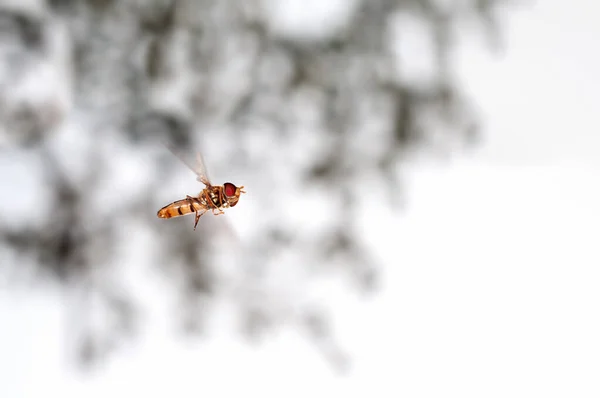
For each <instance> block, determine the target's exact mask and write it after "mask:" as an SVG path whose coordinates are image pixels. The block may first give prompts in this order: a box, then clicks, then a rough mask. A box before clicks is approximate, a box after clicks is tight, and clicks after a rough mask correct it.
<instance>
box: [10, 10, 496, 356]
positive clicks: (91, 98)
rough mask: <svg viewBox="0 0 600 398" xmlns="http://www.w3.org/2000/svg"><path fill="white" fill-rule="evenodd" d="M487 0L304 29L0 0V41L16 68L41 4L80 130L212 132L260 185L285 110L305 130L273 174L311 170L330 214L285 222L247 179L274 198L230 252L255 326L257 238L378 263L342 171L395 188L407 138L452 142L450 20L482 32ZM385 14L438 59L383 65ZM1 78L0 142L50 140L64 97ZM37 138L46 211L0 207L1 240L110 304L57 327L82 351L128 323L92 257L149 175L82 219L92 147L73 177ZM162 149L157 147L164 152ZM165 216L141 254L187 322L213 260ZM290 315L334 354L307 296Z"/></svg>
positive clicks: (322, 256)
mask: <svg viewBox="0 0 600 398" xmlns="http://www.w3.org/2000/svg"><path fill="white" fill-rule="evenodd" d="M500 2H501V1H500V0H496V1H493V0H472V1H468V2H458V3H457V4H454V3H452V4H450V5H448V4H447V2H441V3H440V2H437V1H428V0H423V1H417V0H363V1H360V2H359V3H358V8H357V9H356V10H355V12H354V13H352V14H351V16H350V20H349V21H347V22H348V23H346V24H345V25H344V26H343V28H340V29H339V30H338V31H335V32H333V33H332V34H330V35H329V36H326V37H322V38H319V39H307V38H294V37H290V36H286V35H283V34H278V33H276V32H274V30H273V29H272V26H271V22H270V19H269V10H268V9H266V8H265V6H264V5H262V3H261V2H260V1H258V0H257V1H247V2H240V1H234V0H224V1H220V2H213V1H206V0H200V1H194V0H152V1H148V2H139V1H134V0H130V1H115V0H85V1H74V0H50V1H48V6H49V8H48V9H49V11H48V12H47V14H46V15H41V16H39V15H37V16H36V15H34V14H31V15H30V14H27V13H23V12H15V11H11V10H8V9H7V10H3V9H2V8H0V35H2V36H6V37H9V38H10V39H11V40H13V39H15V38H18V41H19V43H21V44H20V47H19V49H18V50H15V51H14V53H11V54H12V55H14V56H11V58H10V59H11V60H14V59H17V60H18V62H17V63H14V62H13V63H12V64H11V68H10V70H11V71H12V72H11V73H15V74H17V73H20V65H21V63H25V64H27V63H29V64H35V63H36V62H39V61H40V57H42V58H43V57H44V55H43V51H40V50H41V49H43V48H44V43H45V36H46V35H47V34H48V31H47V29H48V28H47V23H46V22H47V21H49V20H56V21H61V23H64V24H65V25H66V26H67V27H68V30H69V33H70V40H71V42H70V44H71V48H72V51H71V52H72V53H71V56H72V60H73V61H72V62H73V70H74V74H73V76H72V79H73V81H74V87H73V92H72V93H71V94H72V96H73V101H74V111H73V112H74V113H75V112H77V115H85V116H86V119H85V121H84V122H83V123H84V124H85V125H86V126H85V127H86V128H85V129H83V130H82V132H81V134H86V135H88V136H90V137H91V138H90V139H91V140H93V141H94V142H101V141H102V140H103V139H104V138H103V137H102V133H101V132H102V131H106V130H110V131H115V130H116V131H119V132H120V133H119V134H121V135H122V137H124V138H125V142H126V145H131V146H132V147H134V148H137V150H139V151H144V150H147V148H148V146H147V145H149V144H152V143H157V142H158V141H160V140H161V138H163V137H168V138H169V140H170V141H171V142H173V143H174V144H175V145H176V146H178V147H180V148H190V147H198V146H199V143H200V142H201V141H203V142H214V141H218V140H221V141H225V140H226V142H227V143H228V144H227V148H222V152H223V153H225V155H223V158H224V159H225V160H223V161H222V162H223V164H226V165H227V166H228V168H229V169H230V170H232V169H234V168H236V169H239V170H244V169H245V170H249V169H251V170H261V171H264V172H265V175H264V180H265V181H268V182H269V184H270V185H271V186H272V185H273V184H274V182H272V181H270V180H269V178H271V177H270V175H269V174H268V172H269V171H272V170H276V169H277V168H278V167H279V166H280V164H278V163H277V162H278V161H279V160H278V159H279V158H286V157H287V156H288V155H289V154H290V153H291V152H292V151H293V149H294V147H295V145H296V142H297V139H298V137H299V136H300V135H301V134H302V133H301V131H302V129H299V128H298V126H302V127H303V128H304V129H305V130H307V131H310V132H314V131H317V132H318V137H319V140H320V141H321V142H322V147H321V148H320V150H321V149H322V155H320V156H316V157H315V158H313V159H311V161H310V163H309V164H307V165H304V166H298V167H297V168H296V169H294V170H292V171H291V172H290V173H293V174H294V175H289V176H288V177H289V178H290V179H292V178H293V179H294V180H297V181H298V186H299V187H301V188H306V187H309V186H322V187H323V188H324V190H323V191H324V192H326V195H327V198H328V201H332V202H334V203H339V207H340V209H339V214H340V216H338V217H337V218H336V219H335V220H333V221H331V222H330V224H329V225H323V228H321V229H320V230H318V231H314V232H313V233H312V235H311V238H312V239H309V240H307V239H306V237H304V236H301V235H300V234H297V233H296V232H295V231H294V228H295V227H294V226H293V225H292V224H291V223H287V222H286V219H285V216H286V209H285V206H282V205H281V204H279V205H278V204H277V203H274V202H273V200H274V199H273V192H272V190H270V189H269V190H264V191H263V192H260V190H256V191H254V192H253V195H255V198H256V201H257V202H259V203H264V204H265V206H268V208H269V209H270V210H271V211H270V212H271V213H272V214H273V217H272V218H271V219H269V221H266V222H265V223H264V225H262V226H260V227H257V230H256V233H255V234H254V236H253V238H252V239H253V241H251V242H248V245H247V247H248V248H249V249H248V253H247V256H246V257H245V261H246V262H247V264H246V266H245V267H239V269H240V271H239V272H240V274H242V275H243V280H244V284H245V286H244V289H242V291H241V292H240V293H239V295H240V296H239V306H240V308H241V310H242V313H243V314H242V320H241V325H242V327H241V328H242V330H243V331H244V334H245V335H247V336H250V337H258V336H260V335H261V332H262V331H265V330H268V329H269V328H271V327H274V326H275V325H276V324H277V322H276V321H277V318H278V317H282V318H286V316H285V314H284V316H281V315H280V314H279V312H278V311H276V310H273V309H272V308H271V307H272V306H273V305H274V304H278V303H273V299H272V297H270V296H269V292H268V291H265V290H264V289H263V288H262V287H261V286H262V285H261V281H262V280H263V279H265V278H266V277H267V275H268V274H269V272H271V271H270V269H269V266H268V264H269V263H270V261H271V258H272V257H273V256H274V253H278V252H280V251H283V250H287V249H290V248H293V249H295V251H296V252H297V254H298V256H306V254H307V253H310V255H311V257H308V256H306V257H305V258H306V259H307V261H314V262H316V263H317V264H307V265H306V266H307V267H314V268H318V267H322V266H326V265H327V264H329V263H332V262H333V263H335V262H337V263H342V264H344V268H345V269H344V271H346V272H349V273H350V274H352V275H353V276H354V277H356V278H357V280H358V281H359V283H358V286H360V288H361V289H362V290H364V291H371V290H373V289H375V288H376V286H377V278H378V272H377V266H376V264H374V262H373V260H372V259H371V254H370V253H369V252H368V251H367V250H365V249H364V244H363V239H362V236H361V235H360V234H356V233H353V227H355V226H354V225H353V219H354V218H355V217H354V216H355V215H356V213H357V211H358V208H357V206H358V205H357V203H358V202H359V201H360V199H361V196H362V195H364V192H359V191H357V190H356V189H355V188H354V186H355V184H356V181H358V180H360V178H361V175H362V173H364V172H365V171H374V172H375V174H376V175H377V176H378V177H379V178H380V179H381V180H382V181H384V184H383V185H384V186H385V187H386V189H387V193H388V194H389V195H390V198H394V195H397V194H398V193H399V192H400V193H401V190H400V188H399V178H398V166H399V165H400V164H401V163H402V162H403V161H404V159H405V158H406V155H407V153H409V152H410V151H415V150H432V149H433V150H434V151H439V152H441V153H444V152H446V151H447V149H446V148H449V147H452V145H450V144H451V143H452V142H467V143H468V142H471V141H473V138H474V137H475V136H476V134H477V125H478V120H477V115H475V113H474V111H473V109H472V108H471V106H470V104H469V101H468V99H466V98H464V96H463V94H462V93H461V91H460V87H457V86H456V84H455V82H454V81H453V80H452V76H453V74H452V73H451V72H452V71H451V70H450V62H449V56H450V55H451V54H452V51H453V49H454V45H455V43H454V39H455V37H454V34H453V32H454V28H455V27H456V26H457V25H458V24H460V23H461V21H463V20H464V19H465V18H473V17H474V18H477V19H478V20H479V21H481V25H482V26H484V27H487V29H488V30H487V32H488V34H490V35H491V36H492V37H495V36H496V35H497V32H498V24H497V22H496V21H495V19H494V9H495V7H496V6H497V5H498V4H500ZM444 4H445V5H444ZM398 14H402V15H408V16H410V17H412V18H415V19H416V20H418V21H419V22H420V23H422V24H424V25H425V26H426V27H427V28H428V29H430V30H431V34H432V37H433V38H434V52H435V54H434V58H435V60H436V63H437V65H436V75H435V76H433V77H432V78H431V81H429V82H427V85H426V87H421V86H415V85H414V84H413V82H411V81H408V79H407V78H406V77H405V76H403V75H402V73H401V72H402V71H400V72H396V70H397V68H396V66H397V65H396V62H397V60H396V58H395V56H394V48H393V47H394V45H395V44H396V43H394V42H390V39H389V37H390V35H389V29H390V25H391V21H392V17H393V16H394V15H398ZM402 39H403V38H400V39H399V40H402ZM11 51H12V50H11ZM40 53H41V54H42V55H39V54H40ZM31 54H37V55H36V56H35V57H32V56H31ZM5 80H6V81H7V82H4V84H3V86H0V91H1V92H0V93H1V96H0V117H1V118H2V122H3V123H7V125H10V132H9V133H8V134H9V135H10V136H11V137H12V139H11V140H12V142H17V143H19V144H20V145H24V144H28V145H30V146H38V147H39V148H42V153H50V152H45V151H44V148H45V147H46V145H47V141H48V135H49V134H50V133H51V132H53V131H54V129H55V126H56V125H57V124H58V122H59V120H61V119H60V118H61V117H64V118H66V117H69V116H72V115H69V114H66V115H65V114H63V113H61V112H60V111H58V110H53V109H54V108H53V107H52V106H42V107H40V106H38V107H35V106H29V107H28V106H27V105H23V104H20V103H18V101H17V102H16V103H18V104H20V105H19V106H15V105H14V103H15V100H14V98H12V97H11V92H12V91H11V88H12V86H11V83H10V78H7V79H5ZM11 101H12V102H11ZM299 104H300V105H299ZM306 115H309V116H306ZM73 117H74V116H73ZM62 121H64V119H62ZM207 126H219V127H221V129H220V130H214V129H210V128H206V127H207ZM372 126H376V127H372ZM257 129H259V130H261V131H266V132H267V133H265V134H268V142H269V143H270V147H265V148H264V150H263V152H259V151H254V152H253V150H252V149H251V145H248V143H249V142H251V138H252V136H253V134H254V133H255V131H256V130H257ZM197 132H202V135H199V133H197ZM53 134H59V132H53ZM23 137H27V138H26V139H23ZM249 137H250V140H249ZM448 143H450V144H448ZM96 150H97V153H98V154H99V153H100V151H101V150H100V149H99V148H97V149H96ZM278 154H283V156H280V157H278V156H275V155H278ZM308 155H310V154H308ZM45 156H46V157H45V164H46V165H47V167H46V168H45V171H46V173H47V181H49V183H50V185H51V188H52V197H51V198H49V200H50V201H51V203H52V205H51V211H50V215H49V217H48V219H47V221H46V222H44V223H43V225H41V226H39V227H35V228H34V227H25V228H23V229H18V228H17V229H11V228H8V227H6V226H5V225H2V224H0V244H3V245H6V246H8V247H9V248H11V249H13V250H16V251H21V252H26V253H35V255H36V256H37V258H38V262H39V266H40V270H43V271H44V272H46V273H49V274H51V275H52V276H53V277H54V278H55V279H56V280H58V281H60V282H61V283H64V285H65V286H67V288H70V287H75V288H77V287H81V286H84V287H85V288H84V289H82V290H80V289H76V290H77V291H80V294H83V295H84V296H85V297H88V298H89V297H91V296H93V297H95V299H94V300H96V299H98V298H99V300H100V301H101V302H102V303H103V306H104V307H106V308H107V309H106V311H107V312H108V313H110V314H113V315H115V314H116V315H115V316H113V317H110V318H111V319H116V321H115V322H114V324H112V323H111V325H112V326H109V330H105V331H98V330H97V329H95V328H94V327H93V326H91V324H92V323H93V322H91V321H89V320H88V319H87V317H84V316H80V313H79V312H78V314H75V315H74V316H73V317H72V318H73V322H78V320H79V321H80V322H83V323H86V322H87V323H88V324H84V325H79V326H78V327H74V328H73V329H74V330H79V331H81V332H80V333H81V336H79V338H76V339H75V340H77V341H80V349H81V350H80V354H81V355H80V356H81V358H83V359H84V361H86V362H87V361H93V360H94V359H96V358H97V357H98V356H100V355H101V354H104V353H106V352H107V351H109V350H110V349H111V348H113V347H115V346H116V345H117V343H116V342H115V341H118V340H119V339H120V338H121V337H123V336H124V335H127V334H128V333H130V332H125V331H131V330H134V329H135V319H136V317H135V313H136V305H135V304H134V302H133V299H132V298H131V297H129V296H128V295H127V294H125V293H123V292H118V291H115V290H114V289H111V288H110V287H107V286H106V285H107V284H106V283H103V282H102V281H104V280H105V278H106V275H105V274H103V273H101V272H98V270H99V269H103V268H105V269H106V271H107V272H108V270H109V269H110V267H109V266H108V265H109V264H110V263H112V262H114V261H115V258H114V257H115V256H117V255H118V254H117V253H116V249H115V248H116V247H117V243H116V239H117V238H116V232H115V231H116V230H117V229H118V228H117V226H119V225H123V224H125V223H127V222H130V221H131V220H132V219H133V218H135V217H137V218H139V219H148V218H154V214H155V211H156V209H154V208H153V207H152V206H151V203H153V198H154V197H155V194H156V192H157V191H159V188H160V184H159V183H158V180H159V179H160V178H162V177H164V175H163V176H158V177H157V182H156V184H150V188H148V187H147V188H145V189H146V191H144V192H141V194H140V195H138V196H135V197H141V198H144V199H139V200H138V199H136V200H126V201H124V204H123V206H122V208H121V209H119V212H120V213H121V214H123V215H124V216H123V217H105V218H102V219H101V220H100V221H94V222H93V223H89V222H87V221H86V220H87V219H86V217H87V216H86V215H87V214H89V213H90V211H93V209H90V208H88V206H87V202H86V191H89V190H91V189H93V188H94V187H96V186H97V184H98V175H99V173H102V171H101V170H102V169H103V168H105V167H106V165H105V164H103V163H102V162H101V161H98V162H95V161H90V162H89V170H87V171H88V172H89V178H87V179H86V182H85V184H83V183H82V184H75V183H73V182H71V181H72V180H71V179H70V178H69V175H68V174H69V170H61V169H60V167H59V166H58V165H57V162H56V159H54V158H53V156H54V155H50V154H47V155H45ZM64 156H67V155H66V154H64ZM176 162H177V160H175V159H170V160H168V163H169V164H171V165H172V164H175V163H176ZM95 167H96V168H97V169H95ZM166 173H168V169H167V171H165V175H166ZM165 180H166V178H163V179H162V181H163V182H164V181H165ZM392 202H394V201H393V200H392ZM125 215H127V216H125ZM95 220H98V218H95ZM145 222H147V221H145ZM182 225H183V224H181V223H180V224H177V223H175V222H174V223H172V224H168V225H167V224H161V228H164V229H162V230H161V231H163V232H162V233H161V234H160V237H156V238H155V239H156V243H157V245H158V246H159V247H162V248H164V250H163V251H162V255H163V257H162V258H159V259H156V262H157V263H163V264H168V265H169V267H168V268H169V270H168V272H172V273H174V274H176V275H178V276H179V277H178V278H176V279H177V280H178V281H179V282H180V284H179V286H178V287H179V288H180V293H181V300H182V303H183V305H182V306H181V307H182V310H181V312H182V315H183V316H182V317H183V322H184V324H185V325H186V329H187V330H189V331H201V330H202V324H201V322H200V321H201V319H202V316H203V315H204V314H205V312H206V311H205V308H206V305H205V304H206V303H207V302H208V301H209V300H211V299H213V298H214V297H215V296H216V295H217V292H218V286H217V285H218V278H216V277H215V275H214V274H213V272H212V271H211V268H210V267H209V265H210V263H211V260H210V256H207V255H206V254H207V253H209V252H210V251H211V240H210V239H209V238H208V237H207V238H206V239H202V240H201V241H200V242H201V243H199V239H198V237H197V235H194V234H190V233H189V231H187V230H185V231H184V230H182V229H181V228H182V227H181V226H182ZM188 227H189V225H188V224H185V228H188ZM148 228H150V226H149V227H148ZM165 272H167V271H165ZM316 275H317V274H315V277H317V276H316ZM90 300H92V299H89V300H87V299H82V300H78V302H79V303H81V306H82V308H80V309H79V310H78V311H82V312H85V313H87V312H88V310H89V308H88V307H86V305H87V304H86V303H87V302H88V301H90ZM92 301H93V300H92ZM283 311H284V312H285V309H284V310H283ZM296 320H298V321H299V322H301V323H302V324H303V325H305V327H306V331H307V333H308V335H309V336H311V338H312V339H313V340H314V341H315V342H316V343H315V344H316V345H317V346H319V349H320V350H321V351H322V352H324V353H326V356H327V357H328V358H329V359H330V360H331V361H332V363H334V364H336V366H341V364H342V363H345V360H344V359H343V358H344V355H343V354H341V353H340V352H339V350H338V349H337V348H335V342H334V339H333V335H332V334H333V332H332V331H331V330H329V328H328V326H327V320H326V317H325V316H324V315H322V313H321V312H320V311H316V312H315V310H314V309H306V310H305V312H304V313H303V314H301V315H300V316H299V317H298V318H297V319H296Z"/></svg>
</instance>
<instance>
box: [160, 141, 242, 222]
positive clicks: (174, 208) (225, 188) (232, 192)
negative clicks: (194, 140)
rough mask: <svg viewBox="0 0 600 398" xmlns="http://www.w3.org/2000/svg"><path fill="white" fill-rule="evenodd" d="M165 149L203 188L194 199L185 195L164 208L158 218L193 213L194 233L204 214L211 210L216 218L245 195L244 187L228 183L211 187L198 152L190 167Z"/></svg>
mask: <svg viewBox="0 0 600 398" xmlns="http://www.w3.org/2000/svg"><path fill="white" fill-rule="evenodd" d="M165 146H166V145H165ZM167 148H168V149H169V150H170V151H171V152H172V153H173V155H175V156H176V157H177V158H178V159H179V160H180V161H182V162H183V163H184V164H185V165H186V166H187V167H188V168H189V169H190V170H192V171H193V172H194V174H196V180H197V181H200V182H201V183H203V184H204V185H205V188H204V189H203V190H202V191H201V192H200V193H199V194H198V196H195V197H194V196H190V195H186V197H185V199H180V200H177V201H175V202H173V203H170V204H168V205H166V206H164V207H163V208H162V209H160V210H159V211H158V212H157V213H156V215H157V216H158V217H159V218H172V217H180V216H185V215H187V214H191V213H195V215H196V219H195V221H194V231H195V230H196V226H197V225H198V220H200V217H202V215H204V213H206V212H207V211H209V210H211V211H212V213H213V214H214V215H216V216H218V215H220V214H224V212H223V209H227V208H229V207H233V206H235V205H236V204H237V202H238V201H239V200H240V195H241V194H242V193H246V191H244V186H240V187H236V186H235V185H233V184H232V183H230V182H226V183H224V184H223V185H212V183H211V182H210V179H209V178H208V174H207V173H206V167H205V166H204V160H203V159H202V155H201V154H200V153H199V152H198V153H196V163H195V165H194V166H192V165H191V164H189V163H188V162H186V161H185V159H184V158H183V157H182V156H181V155H179V154H178V153H177V152H176V151H175V150H174V149H173V148H171V147H169V146H167Z"/></svg>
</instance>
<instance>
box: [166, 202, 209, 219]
mask: <svg viewBox="0 0 600 398" xmlns="http://www.w3.org/2000/svg"><path fill="white" fill-rule="evenodd" d="M204 210H206V209H204V207H203V206H202V205H201V204H200V202H199V201H198V199H195V198H194V199H181V200H178V201H175V202H173V203H171V204H168V205H166V206H165V207H163V208H162V209H160V210H159V211H158V213H156V215H157V216H158V217H159V218H171V217H179V216H185V215H186V214H190V213H196V211H204Z"/></svg>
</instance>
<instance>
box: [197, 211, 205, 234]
mask: <svg viewBox="0 0 600 398" xmlns="http://www.w3.org/2000/svg"><path fill="white" fill-rule="evenodd" d="M204 213H206V210H204V211H203V212H201V213H199V212H196V220H195V221H194V231H195V230H196V225H198V221H199V220H200V217H202V215H203V214H204Z"/></svg>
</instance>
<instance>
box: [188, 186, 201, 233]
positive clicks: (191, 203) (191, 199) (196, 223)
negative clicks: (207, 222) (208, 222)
mask: <svg viewBox="0 0 600 398" xmlns="http://www.w3.org/2000/svg"><path fill="white" fill-rule="evenodd" d="M185 198H186V199H187V200H188V202H189V203H190V207H191V208H192V209H194V212H195V213H196V221H195V222H194V231H195V230H196V226H197V225H198V220H200V216H201V215H202V214H204V213H202V214H199V213H198V209H196V206H194V199H195V198H192V197H191V196H190V195H185Z"/></svg>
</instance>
